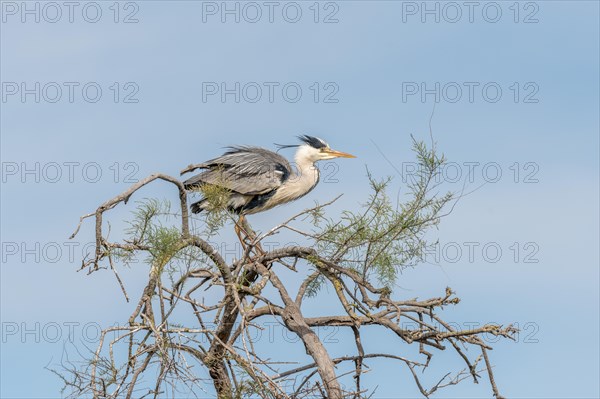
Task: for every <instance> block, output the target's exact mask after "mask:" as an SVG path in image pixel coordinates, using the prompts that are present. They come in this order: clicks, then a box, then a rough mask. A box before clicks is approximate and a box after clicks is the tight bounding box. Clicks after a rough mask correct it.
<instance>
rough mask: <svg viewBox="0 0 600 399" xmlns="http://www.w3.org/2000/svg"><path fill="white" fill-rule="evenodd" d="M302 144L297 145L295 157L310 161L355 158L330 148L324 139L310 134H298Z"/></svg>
mask: <svg viewBox="0 0 600 399" xmlns="http://www.w3.org/2000/svg"><path fill="white" fill-rule="evenodd" d="M298 138H299V139H300V140H301V141H302V142H303V144H302V145H300V146H299V148H298V152H297V153H296V159H305V160H308V161H311V162H317V161H322V160H325V159H333V158H356V157H355V156H354V155H351V154H348V153H345V152H341V151H336V150H332V149H331V147H329V144H327V143H326V142H325V141H324V140H322V139H320V138H318V137H312V136H306V135H304V136H299V137H298Z"/></svg>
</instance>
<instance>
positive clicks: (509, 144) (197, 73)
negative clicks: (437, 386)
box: [0, 1, 600, 398]
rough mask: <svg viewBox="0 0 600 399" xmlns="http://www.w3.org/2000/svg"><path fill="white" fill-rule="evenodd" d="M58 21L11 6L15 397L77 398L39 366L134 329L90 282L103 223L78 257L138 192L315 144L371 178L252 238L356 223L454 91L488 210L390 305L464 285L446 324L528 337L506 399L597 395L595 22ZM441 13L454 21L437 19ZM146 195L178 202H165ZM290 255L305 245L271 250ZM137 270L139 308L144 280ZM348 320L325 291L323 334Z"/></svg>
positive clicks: (107, 276)
mask: <svg viewBox="0 0 600 399" xmlns="http://www.w3.org/2000/svg"><path fill="white" fill-rule="evenodd" d="M23 4H27V7H28V8H29V9H30V10H34V11H33V14H31V13H27V12H25V11H24V10H23V8H22V7H23ZM36 4H37V5H36ZM54 4H56V3H54ZM61 4H62V3H59V8H56V6H52V5H50V6H48V5H46V3H43V2H28V3H21V2H4V1H3V2H2V3H1V6H2V21H1V22H2V25H1V31H0V32H1V41H0V45H1V53H0V55H1V63H0V65H1V76H0V78H1V79H0V80H1V82H2V90H1V95H2V99H1V103H0V105H1V107H2V109H1V115H0V119H1V125H0V127H1V156H2V194H1V200H2V202H1V220H2V230H1V233H2V237H1V242H2V266H1V269H0V270H1V300H2V303H1V311H2V312H1V321H2V341H1V363H0V367H1V373H0V377H1V390H0V396H2V397H3V398H9V397H11V398H13V397H19V398H20V397H29V398H32V397H40V398H41V397H44V398H45V397H57V396H60V391H59V390H60V387H61V382H60V381H59V380H58V379H57V378H56V377H55V376H54V375H52V374H51V373H50V372H48V371H47V370H45V369H44V368H45V367H46V366H52V365H56V364H58V363H60V361H61V356H62V355H63V349H64V348H65V347H66V348H67V349H68V350H70V351H71V352H72V350H73V348H72V345H69V344H66V343H65V341H68V338H69V331H70V330H71V331H72V332H73V338H74V342H75V345H76V346H77V347H79V348H82V347H83V346H82V345H83V344H87V345H88V346H90V347H94V346H95V342H93V341H94V339H93V337H94V335H95V332H96V330H95V326H98V325H100V326H103V327H106V326H109V325H112V324H114V323H121V322H124V321H125V320H126V318H127V317H128V315H129V314H130V313H131V311H132V309H133V306H134V305H133V304H131V303H130V304H126V303H125V301H124V300H123V298H122V295H121V293H120V290H119V288H118V286H117V284H116V282H115V281H114V277H113V276H112V274H111V273H110V272H106V271H104V272H100V273H96V274H94V275H92V276H86V275H85V274H84V273H83V272H80V273H76V270H77V269H78V267H79V265H80V259H81V255H82V252H84V250H83V247H84V246H85V244H86V243H88V242H90V241H91V240H92V237H93V236H92V234H93V231H92V224H91V223H90V222H88V223H86V224H85V225H84V227H83V229H82V231H81V234H80V236H78V238H77V240H75V241H71V242H69V241H68V239H67V238H68V236H69V235H70V234H71V233H72V231H73V230H74V228H75V227H76V225H77V222H78V220H79V216H80V215H82V214H84V213H88V212H91V211H93V210H94V209H95V208H96V207H97V206H98V205H99V204H100V203H102V202H103V201H104V200H106V199H108V198H110V197H112V196H114V195H116V194H118V193H120V192H121V191H123V190H125V189H126V188H127V187H128V186H130V185H131V183H132V182H133V181H135V180H137V179H141V178H143V177H145V176H146V175H148V174H150V173H153V172H157V171H160V172H164V173H167V174H171V175H174V176H175V175H178V172H179V170H181V169H182V168H183V167H184V166H186V165H188V164H189V163H192V162H200V161H202V160H205V159H207V158H210V157H213V156H215V155H218V154H220V152H221V151H222V147H223V146H225V145H229V144H256V145H263V146H267V147H270V146H272V143H274V142H277V143H294V141H295V138H294V136H296V135H299V134H312V135H316V136H320V137H322V138H324V139H326V140H327V141H329V142H330V144H331V146H332V147H333V148H335V149H339V150H342V151H347V152H351V153H354V154H356V155H357V156H358V158H357V159H355V160H340V161H339V162H336V163H332V164H327V165H323V166H324V169H322V172H323V174H324V175H326V176H327V178H325V179H322V182H321V184H320V185H319V186H318V187H317V188H316V189H315V190H314V191H313V192H312V193H310V195H309V196H308V197H305V198H303V199H302V200H300V201H298V202H296V203H293V204H290V205H289V206H285V207H281V208H278V209H275V210H273V211H271V212H268V213H263V214H259V215H256V216H253V217H251V222H252V223H253V226H254V227H255V228H256V229H258V230H265V229H268V228H270V227H272V226H274V225H276V224H277V223H279V222H281V221H283V220H285V218H287V217H288V216H290V215H292V214H294V213H295V212H297V211H299V210H301V209H303V208H305V207H307V206H309V205H311V204H312V203H313V200H316V199H318V200H320V201H325V200H328V199H332V198H333V197H335V196H337V195H338V194H341V193H344V196H343V197H342V199H341V200H340V202H339V203H338V204H336V207H335V208H334V209H333V210H332V211H333V212H335V211H339V210H340V209H343V208H354V207H356V206H357V204H358V203H359V202H361V201H363V200H364V199H365V197H366V195H367V193H368V191H367V190H368V182H367V178H366V176H365V165H366V166H368V167H369V169H370V170H371V171H372V172H373V174H374V175H376V176H381V177H384V176H388V175H392V176H394V177H395V180H394V189H395V190H400V193H401V194H402V193H405V192H406V191H405V185H403V181H402V175H401V172H403V171H406V168H410V167H411V166H412V163H411V162H413V161H414V157H413V154H412V153H411V151H410V145H411V140H410V135H411V134H413V135H415V136H416V137H417V138H427V136H428V130H429V127H428V122H429V117H430V115H431V113H432V110H433V108H434V102H435V100H436V98H435V96H436V93H435V92H436V83H438V84H439V89H438V90H437V94H438V95H439V99H438V100H439V102H438V103H437V104H436V106H435V115H434V118H433V123H432V128H433V133H434V136H435V139H436V140H437V142H438V144H439V148H440V150H441V151H443V152H444V153H445V154H446V156H447V158H448V159H449V161H451V162H455V164H453V167H452V168H449V169H447V173H446V174H445V180H446V186H447V187H449V188H450V189H452V190H455V191H459V190H461V189H462V187H463V183H464V181H465V179H467V185H466V187H467V190H466V191H473V190H475V189H476V190H475V191H474V192H472V193H471V194H469V195H467V196H466V197H464V198H463V199H462V200H461V201H460V202H459V203H458V205H457V206H456V208H455V210H454V212H453V213H452V214H451V215H450V216H448V217H447V218H446V219H445V220H443V222H442V224H441V226H440V229H439V231H434V232H432V237H439V240H440V247H439V251H438V252H437V253H435V254H432V255H431V257H430V258H429V259H428V262H425V263H423V264H422V265H419V266H418V267H416V268H414V269H411V270H407V271H405V272H404V273H403V274H402V276H401V277H400V279H399V280H398V288H397V291H396V294H397V295H398V296H400V297H407V298H410V297H415V296H418V297H420V298H425V297H429V296H437V295H440V294H442V293H443V289H444V287H446V286H451V287H452V288H453V289H454V290H455V291H457V293H458V296H459V297H461V299H462V302H461V303H460V305H458V306H456V307H454V308H451V309H447V310H446V311H445V313H444V315H445V317H446V318H447V319H449V320H452V321H455V322H456V323H459V324H461V325H463V326H465V325H467V324H466V323H471V322H480V323H482V324H483V323H487V322H496V323H500V324H504V325H506V324H508V323H516V324H518V325H519V326H520V327H521V328H522V330H523V331H522V332H521V334H520V335H519V338H518V340H517V342H504V341H501V342H498V343H496V344H495V349H494V351H493V352H492V353H491V356H492V362H493V363H494V365H495V373H496V379H497V382H498V385H499V387H500V388H501V391H502V392H503V393H504V395H506V396H508V397H515V398H517V397H518V398H525V397H527V398H529V397H539V398H542V397H543V398H548V397H552V398H554V397H556V398H563V397H581V398H597V397H598V396H599V395H600V393H599V387H598V379H597V376H598V373H599V346H598V345H599V343H598V337H599V324H598V323H599V319H598V317H599V316H598V314H599V297H598V286H599V274H598V270H599V267H598V265H599V257H598V240H599V232H598V221H599V214H598V204H599V198H598V194H599V191H598V190H599V186H598V167H599V165H598V151H599V140H598V137H599V136H598V132H599V116H598V112H599V111H598V110H599V81H598V79H599V78H598V75H599V74H598V71H599V39H598V38H599V28H598V20H599V9H598V3H597V2H596V1H539V2H528V3H526V2H520V3H514V2H512V1H510V2H497V3H489V2H475V3H474V5H473V6H472V7H473V8H471V9H470V8H469V7H468V6H466V5H464V4H463V2H458V3H437V2H428V3H426V6H425V5H424V3H422V2H392V1H339V2H331V3H325V2H321V3H318V4H317V6H316V7H315V5H314V2H312V1H309V2H297V3H293V4H291V3H286V2H277V3H276V5H275V6H274V8H273V15H272V22H271V21H270V16H269V8H268V7H267V6H265V5H264V4H263V3H262V2H258V3H255V4H258V6H259V8H260V11H261V13H262V15H261V16H260V18H259V17H258V15H257V14H256V11H257V8H256V7H255V6H250V7H248V6H246V7H244V4H245V3H236V2H228V3H227V7H228V8H229V9H235V7H239V22H236V21H235V18H236V15H235V14H223V15H222V13H221V12H222V8H223V6H224V5H223V4H224V3H222V2H216V3H213V2H204V3H203V2H199V1H176V2H166V1H140V2H132V3H119V4H118V7H115V6H114V4H113V2H98V3H94V4H90V3H86V2H82V3H77V4H76V6H74V8H73V9H72V16H70V15H69V11H70V10H69V8H68V7H67V6H64V5H61ZM236 4H237V6H236ZM449 4H450V5H449ZM515 4H516V5H515ZM36 7H37V10H38V11H35V10H36ZM423 7H427V9H428V10H436V7H437V10H439V21H436V15H435V14H429V13H427V12H425V10H424V9H423ZM98 9H99V10H100V11H101V15H100V16H98V17H97V14H96V12H97V10H98ZM298 9H300V10H301V15H297V14H296V12H297V10H298ZM317 9H318V11H319V12H318V15H317V14H316V11H315V10H317ZM116 10H118V14H117V13H116ZM284 10H285V11H284ZM498 10H499V12H500V14H498ZM36 12H39V14H38V15H39V22H36V20H35V19H36V17H37V15H36ZM57 12H60V14H57ZM434 12H435V11H434ZM471 12H472V14H471ZM222 18H224V22H223V21H222ZM70 19H72V22H71V20H70ZM95 19H98V21H97V22H95V23H94V22H92V21H94V20H95ZM115 19H116V20H117V22H115ZM296 19H298V21H297V22H293V21H294V20H296ZM315 19H316V21H317V22H315ZM136 20H137V22H136ZM254 20H256V21H255V22H252V21H254ZM52 21H55V22H52ZM126 21H127V22H130V23H125V22H126ZM326 22H329V23H326ZM36 82H39V89H36ZM69 82H70V83H69ZM115 82H116V85H115ZM222 82H224V83H225V84H226V88H227V89H234V91H235V83H236V82H239V84H240V89H239V91H238V94H239V97H240V98H239V102H236V101H235V94H227V95H225V97H224V101H223V99H222V98H221V93H220V92H219V93H215V94H212V93H213V92H212V91H209V90H213V91H214V89H215V87H217V88H218V89H219V90H221V87H220V85H221V83H222ZM251 82H254V83H251ZM265 82H271V83H266V84H265ZM315 82H316V85H315ZM248 83H250V84H248ZM23 84H24V86H23ZM269 85H270V86H271V87H273V93H272V94H273V96H272V98H271V99H270V98H269V94H270V93H269V89H268V87H269ZM286 85H287V86H286ZM257 86H259V87H261V88H262V97H260V98H257V92H256V87H257ZM284 86H285V87H286V90H287V91H286V92H282V89H283V87H284ZM57 87H59V88H60V93H59V92H58V91H57ZM69 87H72V88H73V91H72V93H69ZM84 87H85V88H86V89H85V91H84V90H83V88H84ZM98 87H99V88H100V89H101V91H102V94H101V95H100V96H97V94H96V90H97V88H98ZM244 87H245V89H244ZM298 87H299V88H300V89H301V90H302V93H301V95H300V96H297V93H296V90H297V88H298ZM317 87H318V88H319V89H318V92H317V89H316V88H317ZM457 87H458V88H460V89H461V92H460V93H459V92H458V91H457ZM469 87H472V88H473V92H472V97H471V98H469V94H470V93H469ZM484 87H485V89H484ZM23 89H25V90H29V91H28V93H29V94H24V93H23ZM423 89H425V90H429V91H427V92H426V94H425V95H424V97H422V96H421V94H422V93H423V92H422V91H423ZM498 89H500V91H501V95H498ZM416 90H418V91H416ZM427 93H429V94H427ZM70 94H72V96H71V98H69V97H70ZM36 96H39V99H36ZM296 97H298V98H296ZM36 100H39V101H36ZM96 100H97V101H96ZM254 100H256V102H252V101H254ZM270 100H272V101H270ZM296 100H297V101H296ZM94 101H96V102H94ZM293 101H295V102H293ZM378 148H379V149H378ZM286 155H290V156H291V153H286ZM383 155H385V157H384V156H383ZM385 158H387V159H388V160H389V162H388V161H387V160H386V159H385ZM390 163H391V164H393V166H392V165H391V164H390ZM27 171H30V172H27ZM469 172H472V174H469ZM498 172H499V173H500V175H497V173H498ZM98 173H100V174H98ZM455 181H458V182H455ZM403 190H404V191H403ZM143 197H159V198H161V197H164V198H169V199H172V200H175V199H176V195H175V193H173V190H172V189H171V188H170V187H168V186H167V185H165V184H160V183H159V184H156V185H155V186H151V187H148V188H147V189H146V190H145V191H144V192H143V193H140V194H138V195H137V198H138V199H142V198H143ZM131 209H132V207H131V206H128V207H124V206H121V205H120V206H119V207H118V208H116V209H115V210H114V212H113V213H112V215H111V216H110V219H111V221H112V226H113V229H114V231H115V234H118V232H119V231H121V230H120V229H122V228H123V226H124V224H123V223H122V220H124V219H125V218H127V217H128V215H129V211H130V210H131ZM223 237H228V238H227V239H225V238H223V242H224V243H225V245H232V244H231V243H233V241H228V240H230V238H231V236H230V235H225V236H223ZM288 239H289V240H290V241H293V240H294V236H285V237H283V236H282V237H281V238H279V240H280V241H279V244H277V245H283V244H285V242H286V241H285V240H288ZM515 243H516V244H515ZM274 245H276V244H274ZM71 248H72V253H71V250H70V249H71ZM469 248H474V249H473V252H472V253H470V251H469ZM484 248H485V250H484ZM517 248H518V249H517ZM225 249H226V250H229V249H231V247H226V248H225ZM497 249H500V251H501V253H500V254H497V253H496V252H495V251H496V250H497ZM459 250H460V251H459ZM225 256H233V255H231V254H229V255H228V254H225ZM121 272H122V275H123V278H124V280H125V284H126V286H127V288H128V290H129V292H130V295H131V296H132V297H136V296H137V295H138V294H139V292H141V289H142V288H143V283H144V280H145V279H146V278H147V272H148V270H147V266H146V265H144V264H139V265H136V266H134V267H133V268H131V269H128V270H122V271H121ZM291 280H293V276H291ZM290 284H294V283H293V282H291V283H290ZM332 300H333V299H332V297H331V293H328V292H327V291H324V292H322V293H321V296H319V297H318V299H316V300H310V301H308V302H307V307H306V312H307V313H308V314H316V313H317V312H319V311H320V309H323V308H324V307H326V306H329V305H327V304H328V303H329V301H332ZM347 338H348V335H347V334H346V333H345V332H342V331H335V332H333V339H335V340H336V342H334V343H333V344H332V345H331V347H332V351H333V352H334V353H335V354H347V353H349V352H350V351H353V350H354V346H353V342H352V341H348V340H347ZM370 338H371V339H370V340H365V342H364V345H365V349H366V350H367V351H368V352H375V351H377V350H384V349H389V348H390V346H391V345H392V344H393V350H396V351H398V353H400V354H402V353H407V354H412V353H413V349H411V348H407V347H406V346H403V345H400V344H397V343H398V341H397V340H396V339H393V338H390V337H389V336H387V335H383V334H379V333H374V334H372V335H371V336H370ZM86 340H87V341H92V342H87V341H86ZM265 340H266V338H265ZM265 340H263V341H262V342H261V344H262V345H265V349H271V350H276V351H278V352H282V351H284V350H285V351H289V353H290V354H293V355H294V356H296V355H297V356H301V355H302V352H303V350H302V349H301V348H300V345H299V344H296V345H295V346H294V345H290V343H289V340H286V339H284V337H282V336H281V334H280V332H279V333H277V334H276V335H275V338H274V340H273V342H268V345H269V346H267V342H266V341H265ZM434 361H435V367H434V368H433V370H432V373H431V374H430V375H429V374H428V377H427V378H426V380H427V381H429V382H435V381H436V380H437V378H439V377H440V375H443V372H444V371H445V370H448V371H449V370H450V369H458V368H460V364H459V363H458V362H457V361H456V359H454V357H453V356H450V354H440V355H439V356H437V358H434ZM370 365H371V366H372V367H373V368H374V371H373V372H371V373H370V374H368V375H367V376H366V377H365V378H366V382H367V383H368V384H369V385H370V386H371V387H375V386H377V385H379V389H378V391H377V395H376V397H378V398H379V397H380V398H392V397H393V398H397V397H416V396H418V391H417V389H416V387H415V386H414V384H413V382H412V379H411V377H410V374H409V373H408V372H407V370H405V369H403V368H402V367H401V366H400V365H398V364H395V363H393V362H387V361H385V362H384V361H373V362H371V363H370ZM34 381H35V383H33V382H34ZM209 392H210V389H209ZM436 397H439V398H446V397H451V398H458V397H491V389H490V387H489V384H486V383H485V382H484V383H481V384H479V385H474V384H472V383H471V382H469V381H464V382H463V383H462V384H460V385H458V386H456V387H451V388H449V389H446V390H443V391H440V392H439V393H437V394H436Z"/></svg>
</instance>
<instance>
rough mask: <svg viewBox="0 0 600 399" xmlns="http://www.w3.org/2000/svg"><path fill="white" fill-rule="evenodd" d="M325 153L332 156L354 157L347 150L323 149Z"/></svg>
mask: <svg viewBox="0 0 600 399" xmlns="http://www.w3.org/2000/svg"><path fill="white" fill-rule="evenodd" d="M324 152H325V153H327V154H329V155H331V156H332V157H334V158H356V157H355V156H354V155H352V154H348V153H347V152H341V151H335V150H325V151H324Z"/></svg>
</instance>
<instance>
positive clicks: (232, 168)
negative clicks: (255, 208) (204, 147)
mask: <svg viewBox="0 0 600 399" xmlns="http://www.w3.org/2000/svg"><path fill="white" fill-rule="evenodd" d="M200 167H202V168H204V169H207V170H206V171H205V172H202V173H200V174H199V175H196V176H194V177H192V178H190V179H188V180H186V181H185V182H184V184H185V186H186V187H190V188H191V187H195V186H200V185H202V184H211V185H216V186H221V187H225V188H227V189H229V190H231V191H235V192H238V193H240V194H245V195H256V194H264V193H267V192H269V191H272V190H274V189H275V188H277V187H279V186H280V185H281V184H282V183H283V182H284V181H286V180H287V179H288V178H289V176H290V173H291V166H290V164H289V162H288V161H287V159H285V158H284V157H282V156H281V155H279V154H277V153H275V152H273V151H269V150H266V149H264V148H259V147H233V148H231V149H230V150H229V151H227V152H226V153H225V154H223V155H222V156H220V157H218V158H215V159H211V160H210V161H207V162H204V163H203V164H201V165H200Z"/></svg>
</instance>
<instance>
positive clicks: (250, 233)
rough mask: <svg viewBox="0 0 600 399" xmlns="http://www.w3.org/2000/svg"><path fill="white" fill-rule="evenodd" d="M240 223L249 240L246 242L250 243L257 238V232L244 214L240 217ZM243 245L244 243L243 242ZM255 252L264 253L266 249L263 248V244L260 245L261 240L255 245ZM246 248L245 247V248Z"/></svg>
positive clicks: (246, 238)
mask: <svg viewBox="0 0 600 399" xmlns="http://www.w3.org/2000/svg"><path fill="white" fill-rule="evenodd" d="M238 222H239V224H240V227H241V231H242V232H243V233H244V235H245V238H244V239H245V240H248V241H246V242H245V244H246V245H250V244H251V243H252V242H253V241H254V240H255V239H256V233H255V232H254V230H252V227H250V224H249V223H248V221H247V220H246V218H245V217H244V215H242V216H240V219H239V221H238ZM242 246H243V244H242ZM253 249H254V252H255V253H256V254H257V255H261V256H262V255H264V254H265V251H264V250H263V249H262V246H261V245H260V242H257V243H256V245H254V248H253ZM244 250H245V248H244Z"/></svg>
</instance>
